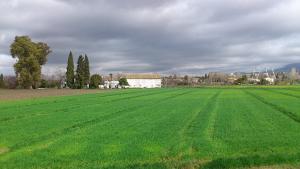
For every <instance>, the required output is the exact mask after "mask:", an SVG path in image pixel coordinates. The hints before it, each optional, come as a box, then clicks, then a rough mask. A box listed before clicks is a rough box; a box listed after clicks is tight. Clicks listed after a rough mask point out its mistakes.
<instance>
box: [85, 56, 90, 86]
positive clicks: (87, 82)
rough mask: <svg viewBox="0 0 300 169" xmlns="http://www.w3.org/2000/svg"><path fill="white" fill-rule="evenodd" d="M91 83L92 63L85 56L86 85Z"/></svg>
mask: <svg viewBox="0 0 300 169" xmlns="http://www.w3.org/2000/svg"><path fill="white" fill-rule="evenodd" d="M89 83H90V63H89V58H88V56H87V55H86V54H85V56H84V84H85V85H87V84H89Z"/></svg>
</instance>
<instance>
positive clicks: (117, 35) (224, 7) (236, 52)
mask: <svg viewBox="0 0 300 169" xmlns="http://www.w3.org/2000/svg"><path fill="white" fill-rule="evenodd" d="M0 9H1V11H2V13H3V14H4V15H1V16H0V32H1V34H0V56H1V57H0V71H2V72H5V73H13V69H12V68H11V67H12V65H13V60H12V59H11V58H10V57H9V45H10V43H12V41H13V39H14V36H15V35H29V36H31V37H32V39H33V40H35V41H43V42H46V43H48V44H49V45H50V46H51V48H52V50H53V53H52V54H51V55H50V56H49V61H48V63H47V65H46V66H45V68H44V72H46V73H47V72H51V71H53V70H57V69H62V70H63V69H64V67H65V63H66V59H67V55H68V52H69V51H70V50H72V51H73V52H74V54H75V55H76V56H78V55H79V54H82V53H87V54H88V56H89V58H90V62H91V67H92V72H97V73H109V72H160V73H176V72H181V73H183V74H184V73H189V74H201V73H204V72H208V71H218V70H222V71H228V72H229V71H247V70H252V69H254V68H263V67H266V66H268V67H277V66H281V65H283V64H287V63H290V62H299V61H300V57H299V55H300V48H299V45H300V38H299V37H300V22H298V20H299V18H300V2H299V1H297V0H287V1H279V0H264V1H261V0H238V1H236V0H227V1H221V0H207V1H198V0H177V1H175V0H126V1H124V0H101V1H96V0H91V1H82V0H44V1H38V0H25V1H18V0H12V1H7V2H4V1H2V2H0Z"/></svg>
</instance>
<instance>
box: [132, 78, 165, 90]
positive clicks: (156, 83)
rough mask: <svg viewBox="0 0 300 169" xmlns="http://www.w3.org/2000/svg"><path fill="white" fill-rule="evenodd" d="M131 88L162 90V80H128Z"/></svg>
mask: <svg viewBox="0 0 300 169" xmlns="http://www.w3.org/2000/svg"><path fill="white" fill-rule="evenodd" d="M127 82H128V84H129V86H130V87H131V88H160V87H161V79H127Z"/></svg>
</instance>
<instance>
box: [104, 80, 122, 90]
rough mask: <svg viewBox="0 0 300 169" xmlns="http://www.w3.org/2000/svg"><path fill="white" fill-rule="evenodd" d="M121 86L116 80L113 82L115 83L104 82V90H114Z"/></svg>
mask: <svg viewBox="0 0 300 169" xmlns="http://www.w3.org/2000/svg"><path fill="white" fill-rule="evenodd" d="M118 86H119V81H116V80H113V81H108V80H106V81H104V85H103V87H104V88H107V89H114V88H118Z"/></svg>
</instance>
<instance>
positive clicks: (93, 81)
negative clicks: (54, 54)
mask: <svg viewBox="0 0 300 169" xmlns="http://www.w3.org/2000/svg"><path fill="white" fill-rule="evenodd" d="M74 68H75V66H74V59H73V53H72V51H70V53H69V57H68V61H67V72H66V86H67V87H69V88H72V89H82V88H98V85H99V84H100V83H101V81H102V78H101V76H100V75H98V74H94V75H92V76H90V65H89V58H88V56H87V55H86V54H85V56H84V57H83V56H82V55H80V56H79V57H78V60H77V67H76V71H75V70H74Z"/></svg>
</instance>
